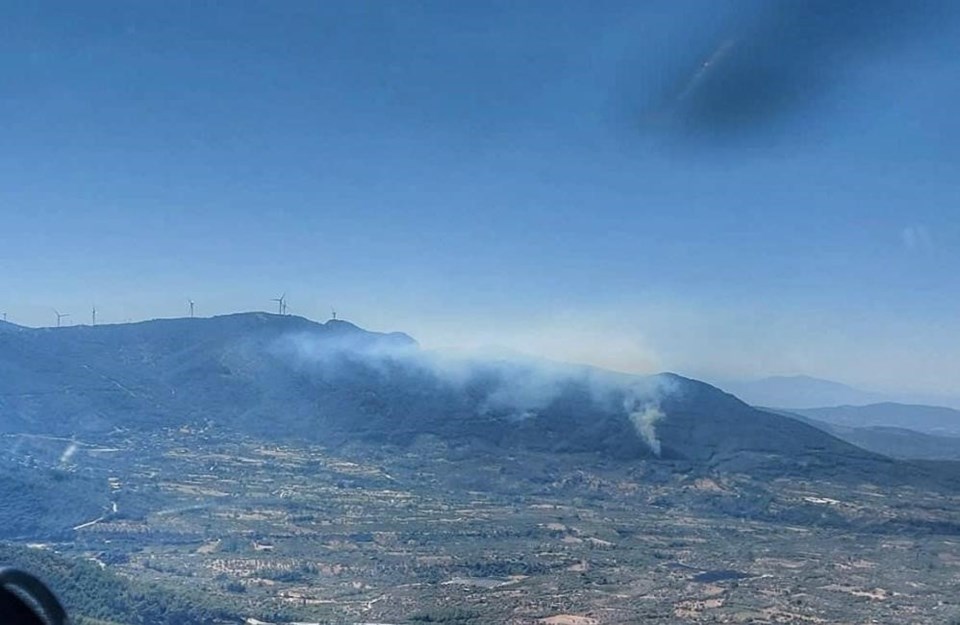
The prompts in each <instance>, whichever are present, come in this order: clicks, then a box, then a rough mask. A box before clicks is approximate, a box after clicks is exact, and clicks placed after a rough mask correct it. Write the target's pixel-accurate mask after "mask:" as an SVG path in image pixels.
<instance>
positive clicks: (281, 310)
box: [270, 292, 287, 315]
mask: <svg viewBox="0 0 960 625" xmlns="http://www.w3.org/2000/svg"><path fill="white" fill-rule="evenodd" d="M270 301H271V302H276V303H277V313H278V314H280V315H285V314H287V293H286V292H284V293H283V295H281V296H280V297H273V298H270Z"/></svg>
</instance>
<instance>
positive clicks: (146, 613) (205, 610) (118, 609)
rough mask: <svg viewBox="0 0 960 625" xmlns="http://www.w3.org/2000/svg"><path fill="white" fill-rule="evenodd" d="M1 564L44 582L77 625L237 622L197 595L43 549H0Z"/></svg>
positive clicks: (229, 611) (228, 610) (232, 610)
mask: <svg viewBox="0 0 960 625" xmlns="http://www.w3.org/2000/svg"><path fill="white" fill-rule="evenodd" d="M0 562H2V563H3V564H4V565H7V566H15V567H17V568H20V569H23V570H25V571H29V572H31V573H33V574H34V575H36V576H37V577H39V578H40V579H42V580H44V581H45V582H46V583H47V584H48V585H49V586H50V587H51V588H52V589H53V591H54V592H55V593H56V594H57V596H58V597H60V600H61V601H62V602H63V604H64V606H65V607H66V609H67V612H68V613H69V614H70V615H71V618H73V619H74V621H75V622H77V623H80V624H91V625H92V624H105V623H123V624H124V625H192V624H198V625H199V624H206V623H214V622H217V621H222V620H231V621H237V620H242V619H240V618H239V616H238V615H237V613H236V606H233V607H230V606H228V605H227V604H225V603H224V602H222V601H218V600H216V599H214V598H211V597H207V596H204V595H203V594H201V593H198V592H191V591H188V590H183V589H176V590H174V589H171V588H169V587H166V586H161V585H159V584H154V583H144V582H135V581H133V580H129V579H126V578H123V577H120V576H119V575H116V574H114V573H112V572H110V571H107V570H104V569H102V568H100V566H98V565H97V564H95V563H94V562H89V561H84V560H77V559H72V558H65V557H62V556H59V555H57V554H55V553H51V552H49V551H45V550H43V549H32V548H28V547H20V546H15V545H8V544H0Z"/></svg>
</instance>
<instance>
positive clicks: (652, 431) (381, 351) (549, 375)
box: [273, 333, 679, 457]
mask: <svg viewBox="0 0 960 625" xmlns="http://www.w3.org/2000/svg"><path fill="white" fill-rule="evenodd" d="M273 350H274V354H275V355H277V356H280V357H285V358H292V360H293V361H294V362H298V363H301V364H306V363H314V364H316V365H321V366H324V365H327V366H329V367H330V370H332V371H334V372H335V371H336V369H338V368H339V365H338V359H339V358H340V357H343V356H344V355H347V356H348V357H349V358H350V359H351V360H353V361H357V362H363V363H364V364H366V365H367V366H369V367H371V368H372V369H374V370H376V371H380V372H385V371H387V367H388V366H397V365H399V366H402V367H404V368H406V369H407V370H408V371H419V372H421V373H424V374H426V375H429V376H432V377H433V378H434V379H436V380H438V381H441V382H443V383H445V384H447V385H449V387H451V388H453V389H458V390H461V391H464V392H468V393H478V394H479V396H478V399H480V405H479V409H480V411H481V413H488V412H492V413H499V414H502V415H503V416H504V417H505V418H506V419H507V420H508V421H509V422H511V423H521V422H524V421H527V420H530V419H533V418H536V417H537V416H538V415H539V414H540V413H541V412H542V411H543V410H545V409H547V408H549V407H550V405H551V404H552V403H553V402H554V401H556V400H557V399H558V398H560V397H562V396H563V394H564V392H566V391H569V390H570V389H571V388H577V389H583V390H586V391H587V392H588V393H589V395H590V397H591V398H592V400H593V402H595V405H596V407H597V409H598V411H599V412H600V413H607V414H609V412H608V411H610V410H614V411H615V410H616V409H617V408H618V407H619V406H620V405H621V402H622V408H623V411H624V413H625V416H626V417H627V418H628V419H629V420H630V423H631V424H632V425H633V427H634V429H635V431H636V433H637V435H638V436H639V437H640V438H641V439H642V440H643V441H644V443H645V444H646V445H647V446H648V447H649V448H650V450H651V451H653V453H654V454H655V455H657V456H658V457H659V456H660V454H661V452H662V445H661V441H660V438H659V436H658V435H657V430H656V425H657V423H658V422H659V421H660V420H662V419H664V418H665V417H666V414H665V413H664V411H663V409H662V407H661V400H662V399H663V398H664V397H665V396H666V395H669V394H673V393H676V392H678V391H679V389H678V388H677V385H676V382H675V381H673V380H672V379H670V378H665V377H662V376H648V377H638V376H635V375H630V374H623V373H616V372H612V371H606V370H603V369H597V368H594V367H589V366H582V365H572V364H567V363H558V362H552V361H547V360H543V359H538V358H530V357H524V356H522V355H519V354H504V353H502V352H501V353H488V352H483V351H480V352H469V351H460V352H458V353H450V352H440V351H424V350H421V349H419V347H418V346H417V345H416V344H395V343H394V344H391V343H386V344H384V343H382V342H380V341H376V340H370V339H369V337H364V336H363V335H360V336H338V337H327V336H317V335H315V334H310V333H298V334H291V335H286V336H284V337H282V338H281V339H280V340H278V341H277V342H276V343H275V344H274V345H273ZM324 370H326V369H324ZM327 373H328V374H329V371H328V372H327ZM478 384H479V386H478Z"/></svg>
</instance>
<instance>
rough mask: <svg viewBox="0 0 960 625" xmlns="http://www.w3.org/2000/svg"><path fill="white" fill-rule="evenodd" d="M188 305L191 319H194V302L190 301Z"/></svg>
mask: <svg viewBox="0 0 960 625" xmlns="http://www.w3.org/2000/svg"><path fill="white" fill-rule="evenodd" d="M187 303H188V304H190V318H191V319H193V300H192V299H188V300H187Z"/></svg>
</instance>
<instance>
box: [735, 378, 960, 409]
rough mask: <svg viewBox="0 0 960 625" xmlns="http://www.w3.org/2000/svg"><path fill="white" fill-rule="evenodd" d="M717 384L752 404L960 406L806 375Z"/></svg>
mask: <svg viewBox="0 0 960 625" xmlns="http://www.w3.org/2000/svg"><path fill="white" fill-rule="evenodd" d="M716 384H717V385H718V386H719V387H720V388H723V389H724V390H726V391H729V392H731V393H733V394H734V395H736V396H737V397H739V398H741V399H742V400H743V401H745V402H747V403H748V404H751V405H753V406H779V407H781V408H787V409H794V408H801V409H807V408H821V407H824V406H866V405H870V404H880V403H903V404H923V405H934V406H948V407H952V408H955V409H957V408H960V397H956V396H952V395H934V394H929V393H926V394H924V393H906V392H905V393H890V394H885V393H877V392H873V391H865V390H862V389H858V388H854V387H852V386H849V385H847V384H842V383H840V382H834V381H832V380H824V379H821V378H814V377H810V376H806V375H795V376H772V377H767V378H761V379H758V380H722V381H716Z"/></svg>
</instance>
